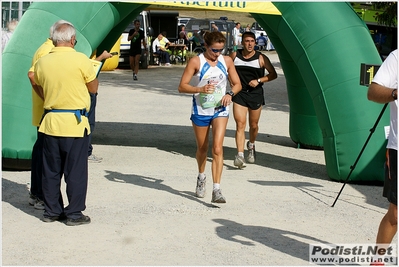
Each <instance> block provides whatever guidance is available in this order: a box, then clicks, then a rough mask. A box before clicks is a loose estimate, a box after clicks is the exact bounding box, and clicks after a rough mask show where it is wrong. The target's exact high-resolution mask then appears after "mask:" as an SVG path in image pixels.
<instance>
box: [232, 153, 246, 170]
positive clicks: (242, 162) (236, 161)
mask: <svg viewBox="0 0 399 267" xmlns="http://www.w3.org/2000/svg"><path fill="white" fill-rule="evenodd" d="M234 166H237V167H238V168H239V169H242V168H245V167H246V165H245V159H244V157H241V156H238V155H237V156H236V158H235V159H234Z"/></svg>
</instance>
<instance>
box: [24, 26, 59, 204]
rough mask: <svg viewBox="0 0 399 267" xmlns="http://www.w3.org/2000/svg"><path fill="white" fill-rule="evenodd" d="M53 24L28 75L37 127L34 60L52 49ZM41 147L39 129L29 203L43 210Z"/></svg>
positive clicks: (38, 104)
mask: <svg viewBox="0 0 399 267" xmlns="http://www.w3.org/2000/svg"><path fill="white" fill-rule="evenodd" d="M54 26H55V24H54V25H53V26H51V28H50V38H47V40H46V41H45V42H44V43H43V44H42V45H41V46H40V47H39V48H38V49H37V50H36V52H35V54H34V55H33V58H32V67H31V68H30V69H29V72H28V77H29V80H30V83H31V85H32V124H33V126H35V127H37V128H38V129H39V126H40V121H41V119H42V116H43V99H42V98H41V97H40V96H39V95H38V94H37V93H36V92H35V89H34V87H36V83H35V81H34V66H35V63H36V61H37V60H38V59H39V58H41V57H43V56H45V55H47V54H48V53H50V51H51V49H53V47H54V45H53V41H52V40H51V35H52V32H53V29H54ZM42 147H43V134H42V133H40V132H39V131H38V132H37V138H36V142H35V144H34V145H33V148H32V165H31V175H30V176H31V177H30V196H29V204H30V205H32V206H33V207H34V208H35V209H38V210H43V209H44V202H43V191H42V152H43V150H42Z"/></svg>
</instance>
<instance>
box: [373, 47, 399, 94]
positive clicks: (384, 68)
mask: <svg viewBox="0 0 399 267" xmlns="http://www.w3.org/2000/svg"><path fill="white" fill-rule="evenodd" d="M373 82H374V83H378V84H379V85H382V86H385V87H388V88H398V50H395V51H393V52H392V53H390V54H389V56H388V57H387V58H386V59H385V61H384V62H383V63H382V65H381V67H380V68H379V69H378V71H377V73H376V74H375V76H374V78H373Z"/></svg>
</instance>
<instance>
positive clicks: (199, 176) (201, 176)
mask: <svg viewBox="0 0 399 267" xmlns="http://www.w3.org/2000/svg"><path fill="white" fill-rule="evenodd" d="M205 178H206V176H205V172H202V173H199V174H198V179H200V180H201V181H203V180H205Z"/></svg>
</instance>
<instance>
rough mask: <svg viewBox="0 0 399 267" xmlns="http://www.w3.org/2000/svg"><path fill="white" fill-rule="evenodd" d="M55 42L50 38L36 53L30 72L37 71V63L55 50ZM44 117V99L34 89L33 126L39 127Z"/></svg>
mask: <svg viewBox="0 0 399 267" xmlns="http://www.w3.org/2000/svg"><path fill="white" fill-rule="evenodd" d="M53 47H54V45H53V41H51V39H50V38H48V39H47V40H46V41H45V42H44V43H43V44H42V45H41V46H40V47H39V48H38V49H37V50H36V52H35V54H34V55H33V58H32V66H31V68H30V69H29V71H34V70H35V63H36V61H37V60H38V59H39V58H41V57H42V56H44V55H47V54H48V53H50V51H51V49H53ZM42 115H43V99H41V98H40V96H39V95H38V94H37V93H36V92H35V90H34V89H33V88H32V124H33V126H39V125H40V120H41V119H42Z"/></svg>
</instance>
